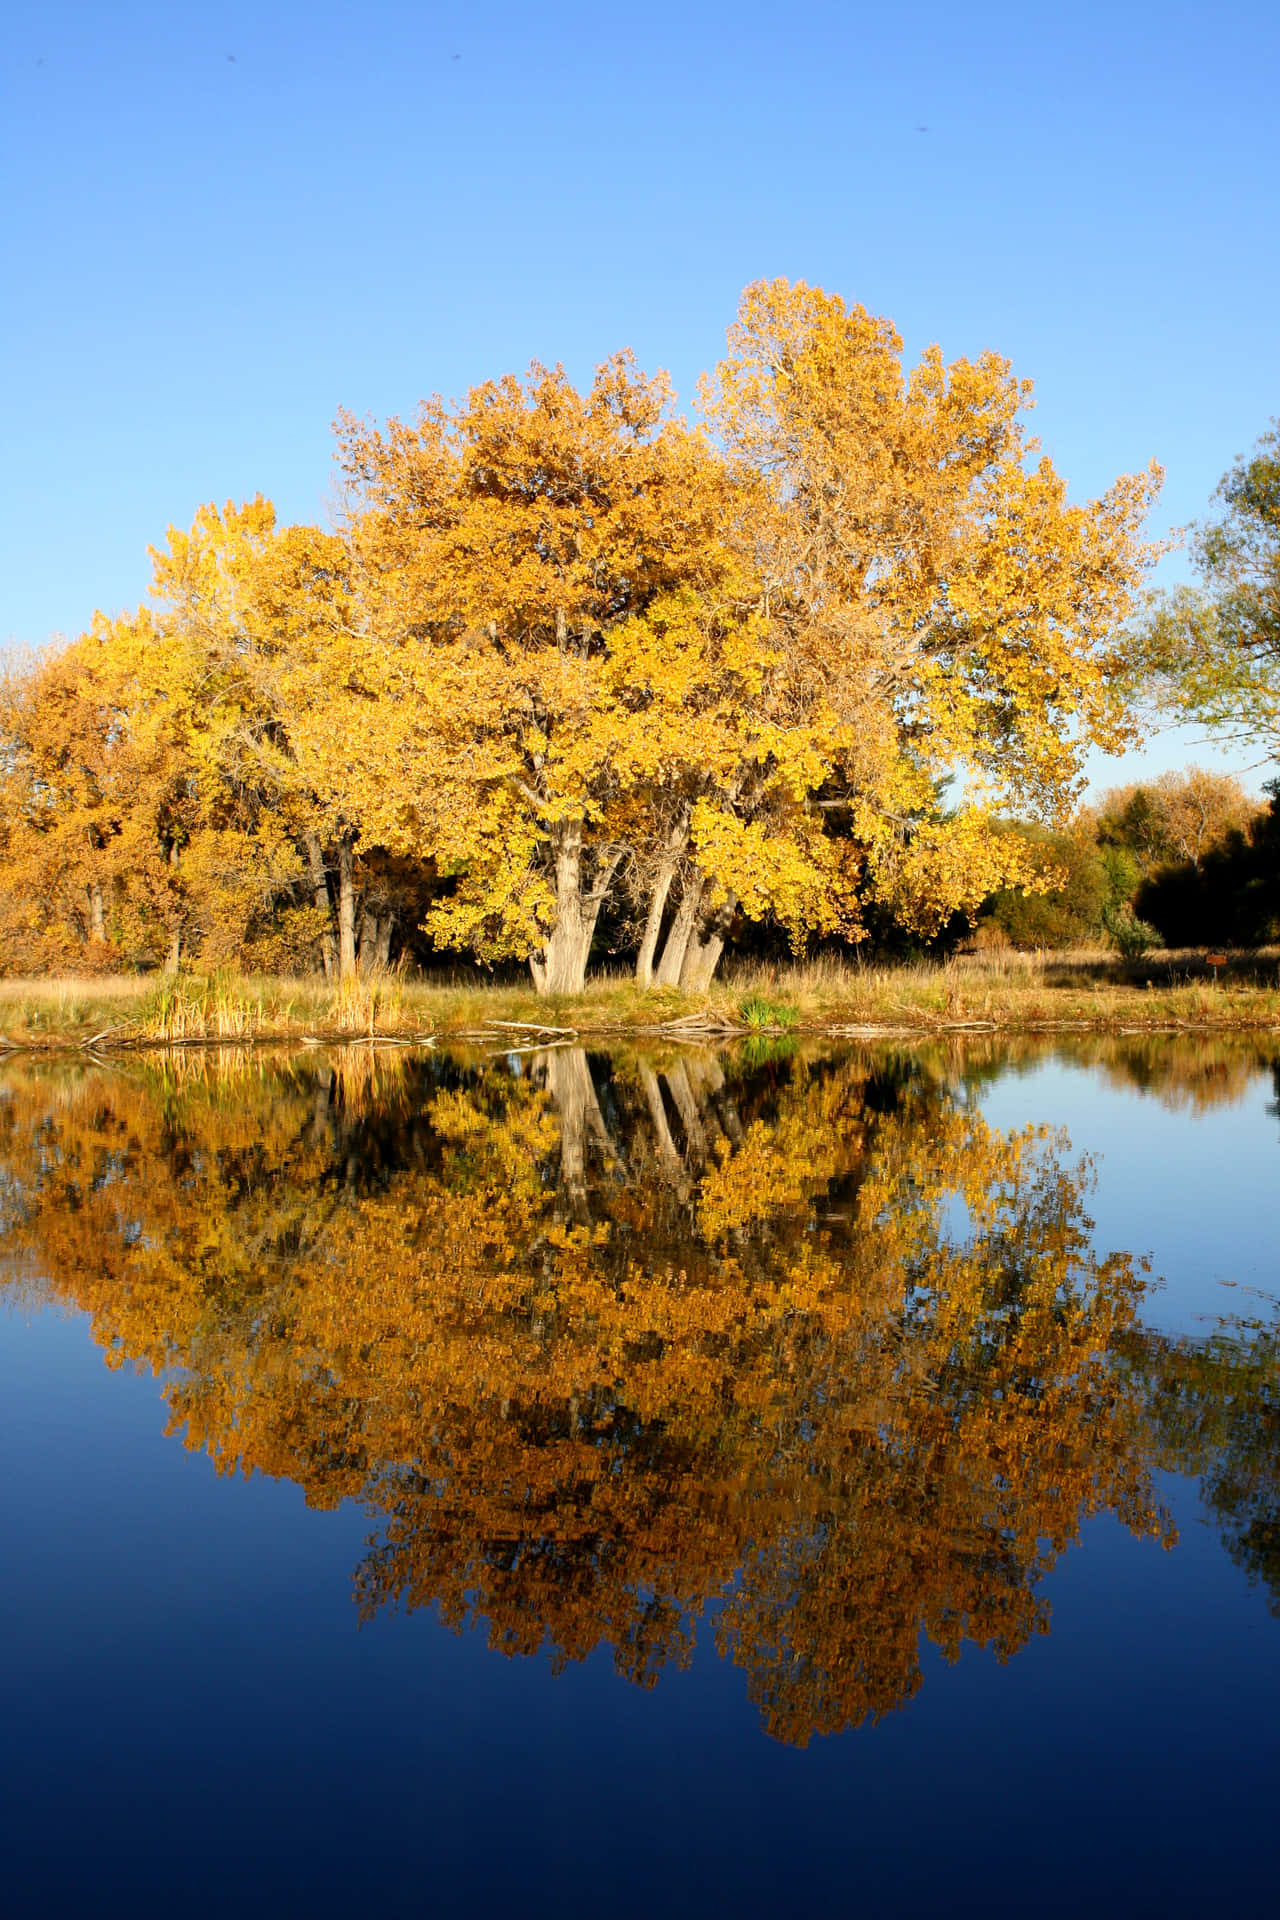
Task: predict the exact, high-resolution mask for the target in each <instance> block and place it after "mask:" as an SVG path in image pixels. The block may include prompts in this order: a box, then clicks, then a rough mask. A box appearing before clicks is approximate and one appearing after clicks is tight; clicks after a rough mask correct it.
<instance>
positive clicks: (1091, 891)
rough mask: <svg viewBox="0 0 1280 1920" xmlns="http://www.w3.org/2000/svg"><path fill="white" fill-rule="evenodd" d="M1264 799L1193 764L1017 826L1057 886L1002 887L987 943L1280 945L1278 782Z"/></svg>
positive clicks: (986, 915) (991, 909)
mask: <svg viewBox="0 0 1280 1920" xmlns="http://www.w3.org/2000/svg"><path fill="white" fill-rule="evenodd" d="M1268 793H1269V795H1270V799H1269V801H1268V802H1264V801H1262V800H1259V799H1257V798H1255V797H1254V796H1253V795H1251V794H1250V793H1248V792H1247V790H1246V789H1245V787H1244V786H1243V785H1242V784H1241V782H1240V781H1239V780H1237V779H1235V778H1233V777H1232V776H1231V775H1230V774H1222V773H1212V772H1207V771H1206V770H1205V769H1204V768H1202V767H1190V768H1188V769H1187V770H1186V771H1185V772H1183V773H1168V774H1164V775H1162V776H1161V777H1160V778H1159V779H1158V780H1154V781H1151V782H1148V783H1141V782H1137V783H1132V784H1130V785H1128V786H1123V787H1117V788H1115V789H1114V790H1113V791H1111V792H1110V793H1106V794H1103V795H1102V796H1101V798H1100V799H1099V800H1098V801H1097V802H1096V803H1095V804H1094V805H1092V806H1089V807H1085V808H1083V809H1082V810H1081V811H1080V813H1079V814H1078V815H1077V816H1076V818H1075V819H1074V820H1073V822H1072V823H1071V825H1070V826H1069V827H1066V828H1062V829H1058V830H1056V831H1055V830H1053V829H1051V828H1045V827H1041V826H1037V825H1036V824H1034V823H1025V822H1010V823H1008V826H1007V829H1006V830H1007V831H1008V832H1009V833H1011V834H1015V835H1017V836H1018V837H1019V838H1020V839H1021V840H1023V841H1024V842H1025V844H1026V846H1027V847H1028V849H1029V851H1030V853H1031V856H1032V857H1033V858H1035V859H1038V860H1039V861H1040V862H1041V863H1042V866H1043V870H1044V871H1046V872H1048V871H1050V870H1053V871H1054V872H1055V873H1056V875H1057V876H1058V880H1059V884H1057V885H1055V886H1053V887H1051V888H1050V889H1049V890H1047V891H1045V892H1038V893H1036V892H1028V891H1025V890H1022V889H1018V888H1004V889H1002V890H1001V891H999V892H998V893H996V894H995V895H993V897H992V898H991V899H990V900H989V901H988V902H987V903H986V904H985V906H984V907H983V909H982V911H981V913H980V915H979V919H978V924H977V938H978V943H979V945H987V946H1000V945H1004V944H1008V945H1010V946H1014V947H1020V948H1032V947H1048V948H1063V947H1088V946H1097V945H1099V944H1109V945H1112V946H1115V947H1118V948H1120V949H1121V950H1122V951H1132V952H1139V951H1141V950H1143V949H1145V948H1147V947H1153V946H1167V947H1195V946H1212V945H1227V946H1235V947H1259V946H1265V945H1269V944H1272V943H1275V942H1277V941H1280V783H1277V782H1272V783H1271V785H1270V786H1269V788H1268Z"/></svg>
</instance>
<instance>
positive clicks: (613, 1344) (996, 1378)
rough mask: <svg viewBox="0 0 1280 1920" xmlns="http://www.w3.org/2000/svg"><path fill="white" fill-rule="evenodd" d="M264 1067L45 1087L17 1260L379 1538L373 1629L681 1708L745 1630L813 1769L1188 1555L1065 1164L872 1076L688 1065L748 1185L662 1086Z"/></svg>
mask: <svg viewBox="0 0 1280 1920" xmlns="http://www.w3.org/2000/svg"><path fill="white" fill-rule="evenodd" d="M661 1070H662V1071H664V1072H666V1071H671V1072H672V1073H673V1074H674V1073H675V1072H676V1069H675V1067H674V1066H671V1067H670V1068H668V1067H663V1068H662V1069H661ZM233 1071H235V1072H237V1073H238V1077H237V1078H236V1079H234V1081H233V1082H232V1083H231V1086H232V1091H231V1092H230V1093H229V1094H227V1095H225V1096H224V1094H223V1092H222V1090H221V1089H222V1084H223V1083H221V1082H220V1081H219V1079H218V1076H217V1074H216V1073H209V1072H206V1073H202V1074H199V1075H194V1076H190V1077H187V1078H185V1079H184V1080H182V1081H181V1082H180V1083H179V1082H178V1081H175V1080H174V1079H173V1078H172V1077H166V1076H165V1075H156V1076H154V1077H148V1075H147V1073H146V1072H145V1071H144V1073H143V1076H142V1077H141V1078H140V1079H139V1080H137V1081H125V1080H122V1079H116V1078H114V1077H113V1076H109V1075H106V1074H104V1073H102V1072H100V1071H98V1070H96V1069H87V1070H81V1071H80V1072H78V1073H77V1074H76V1075H74V1076H72V1077H70V1078H69V1079H67V1080H65V1081H63V1082H60V1083H59V1082H55V1083H53V1084H48V1083H46V1082H44V1081H42V1080H41V1079H40V1078H39V1077H37V1076H33V1075H32V1076H26V1077H24V1076H23V1075H22V1074H21V1073H18V1074H15V1075H11V1077H10V1080H9V1082H8V1093H7V1097H6V1099H5V1100H4V1101H3V1102H2V1103H0V1159H2V1160H3V1164H4V1166H5V1169H6V1173H7V1176H8V1179H9V1181H10V1183H11V1189H10V1190H11V1191H12V1193H13V1194H14V1195H16V1196H19V1199H18V1200H16V1201H15V1202H14V1203H13V1204H14V1205H15V1207H16V1212H15V1216H14V1225H13V1232H14V1234H15V1236H16V1238H17V1240H18V1242H19V1243H20V1244H21V1245H22V1246H23V1247H24V1248H25V1249H26V1251H27V1252H28V1253H29V1255H30V1258H31V1260H32V1261H33V1262H34V1263H35V1264H36V1265H37V1266H38V1267H39V1268H40V1269H41V1270H42V1271H43V1272H45V1273H46V1274H47V1276H48V1286H49V1288H50V1289H51V1290H52V1291H53V1292H55V1293H56V1294H57V1295H59V1296H60V1297H62V1298H65V1299H67V1300H68V1301H71V1302H74V1303H75V1304H77V1305H78V1306H80V1307H82V1308H84V1309H85V1310H86V1311H88V1312H89V1313H90V1315H91V1316H92V1320H93V1326H94V1332H95V1336H96V1337H97V1338H98V1339H99V1341H100V1342H101V1343H102V1344H103V1346H104V1349H105V1350H106V1352H107V1355H108V1359H109V1360H112V1361H114V1360H116V1359H119V1358H129V1359H133V1360H137V1361H139V1362H141V1363H142V1364H145V1365H148V1366H151V1367H153V1368H155V1369H156V1370H157V1371H163V1372H164V1373H165V1375H166V1387H165V1391H166V1395H167V1397H168V1400H169V1405H170V1409H171V1416H172V1430H173V1431H175V1432H177V1431H181V1432H182V1433H183V1435H184V1439H185V1442H186V1444H187V1445H188V1446H192V1447H199V1448H202V1449H204V1450H206V1451H207V1452H208V1453H209V1454H210V1456H211V1457H212V1458H213V1459H214V1460H215V1462H216V1463H217V1464H218V1466H219V1468H220V1469H221V1470H224V1471H230V1470H233V1469H236V1468H239V1469H242V1470H244V1471H246V1472H250V1471H262V1472H266V1473H271V1474H280V1475H287V1476H289V1477H290V1478H292V1479H295V1480H296V1481H298V1482H299V1484H301V1485H302V1487H303V1488H304V1490H305V1492H306V1495H307V1498H308V1500H309V1501H310V1502H311V1503H312V1504H314V1505H317V1506H331V1505H333V1504H334V1503H335V1502H336V1501H337V1500H339V1499H342V1498H346V1497H352V1498H360V1499H362V1500H363V1501H364V1502H365V1503H366V1505H367V1507H368V1510H369V1512H370V1514H371V1515H372V1516H373V1518H374V1520H375V1523H376V1525H377V1528H378V1533H377V1535H376V1537H375V1539H374V1541H373V1543H372V1544H371V1547H370V1553H369V1557H368V1559H367V1560H366V1561H365V1563H364V1565H363V1566H362V1568H361V1570H360V1573H359V1575H358V1586H359V1593H360V1599H361V1604H362V1606H363V1607H364V1608H365V1609H366V1610H367V1609H371V1608H373V1607H376V1606H378V1605H381V1604H384V1603H388V1602H391V1601H394V1600H399V1601H400V1602H402V1603H403V1604H405V1605H419V1604H426V1603H432V1604H435V1605H437V1606H438V1607H439V1608H440V1610H441V1613H442V1615H443V1617H444V1618H445V1619H447V1620H449V1621H451V1622H453V1623H455V1624H461V1623H462V1622H464V1621H466V1620H468V1619H472V1618H475V1617H477V1616H480V1617H484V1618H485V1619H487V1621H488V1622H489V1626H490V1632H491V1637H492V1640H493V1643H494V1644H495V1645H497V1646H500V1647H502V1648H503V1649H505V1650H507V1651H517V1650H518V1651H532V1650H534V1649H536V1648H538V1647H540V1646H547V1647H549V1648H551V1649H553V1650H554V1651H555V1653H556V1656H557V1657H564V1658H577V1657H580V1656H581V1655H583V1654H585V1653H586V1652H588V1651H589V1650H590V1649H591V1648H592V1647H595V1646H598V1645H600V1644H602V1643H603V1644H609V1645H611V1646H612V1647H613V1649H614V1653H615V1658H616V1660H617V1662H618V1665H619V1667H620V1669H621V1670H622V1671H624V1672H626V1673H628V1674H629V1675H630V1676H631V1677H633V1678H636V1679H638V1680H642V1681H644V1682H645V1683H648V1682H650V1681H651V1680H652V1678H653V1677H654V1675H655V1674H656V1673H657V1672H658V1671H659V1670H660V1669H661V1667H662V1665H663V1664H664V1662H667V1661H672V1660H678V1659H681V1658H684V1657H686V1655H687V1649H688V1646H689V1644H690V1634H691V1631H692V1627H691V1620H692V1617H693V1616H694V1615H696V1613H697V1612H698V1610H699V1609H700V1608H701V1607H702V1606H703V1605H704V1604H705V1603H706V1601H707V1600H708V1599H709V1598H711V1597H712V1596H714V1595H718V1594H725V1595H728V1598H727V1600H726V1605H725V1609H724V1611H723V1613H722V1615H721V1618H720V1622H719V1625H718V1629H717V1631H718V1635H719V1638H720V1641H721V1644H722V1645H723V1646H724V1647H725V1648H726V1649H727V1650H730V1651H732V1653H733V1655H734V1657H735V1658H736V1659H738V1660H739V1661H741V1662H742V1664H743V1665H744V1667H745V1668H746V1669H747V1671H748V1675H749V1684H750V1686H751V1689H752V1692H753V1695H754V1696H755V1697H756V1698H758V1700H759V1702H760V1704H761V1707H762V1710H763V1711H764V1713H765V1715H766V1719H767V1721H768V1724H769V1725H770V1726H771V1728H772V1729H773V1730H774V1731H775V1732H776V1733H778V1734H779V1735H780V1737H784V1738H787V1739H796V1740H802V1739H804V1738H806V1737H807V1736H808V1734H809V1733H810V1732H811V1731H813V1730H815V1729H832V1728H835V1727H838V1726H842V1725H847V1724H850V1723H851V1722H853V1721H856V1720H858V1719H859V1718H861V1717H862V1716H863V1715H864V1714H876V1713H879V1712H883V1711H886V1710H887V1709H888V1708H889V1707H891V1706H893V1705H895V1704H898V1703H899V1702H901V1701H902V1700H904V1699H906V1698H909V1697H910V1695H911V1693H912V1691H913V1690H914V1688H915V1687H916V1685H917V1684H918V1681H919V1641H920V1635H921V1632H922V1631H923V1632H924V1633H925V1634H926V1635H927V1636H928V1637H929V1638H931V1639H932V1640H933V1641H934V1642H935V1644H937V1645H938V1646H939V1647H940V1648H941V1649H942V1650H943V1651H944V1652H946V1653H948V1654H952V1655H953V1654H954V1653H955V1652H957V1651H958V1650H959V1647H960V1645H961V1644H962V1643H963V1642H964V1641H965V1640H971V1641H975V1642H977V1643H978V1644H981V1645H984V1646H989V1647H991V1648H992V1649H993V1650H995V1651H996V1652H997V1653H998V1654H999V1655H1000V1656H1001V1657H1006V1656H1007V1655H1008V1654H1009V1653H1011V1652H1012V1651H1014V1650H1016V1648H1017V1647H1018V1646H1020V1645H1021V1644H1022V1643H1023V1642H1024V1640H1025V1639H1026V1637H1027V1635H1028V1634H1029V1633H1031V1632H1033V1631H1037V1630H1040V1629H1041V1628H1042V1627H1043V1624H1044V1615H1043V1608H1042V1604H1041V1602H1040V1600H1039V1599H1038V1596H1037V1591H1036V1588H1037V1582H1038V1580H1039V1578H1040V1576H1041V1574H1042V1573H1043V1571H1044V1569H1045V1568H1046V1567H1047V1566H1048V1565H1049V1564H1051V1562H1052V1559H1053V1558H1054V1556H1055V1555H1056V1554H1057V1553H1059V1552H1061V1551H1062V1550H1063V1548H1064V1547H1065V1546H1066V1545H1067V1544H1069V1542H1070V1541H1071V1540H1072V1539H1073V1538H1074V1537H1075V1534H1076V1532H1077V1530H1078V1526H1079V1523H1080V1519H1081V1517H1082V1516H1083V1515H1085V1514H1088V1513H1092V1512H1095V1511H1099V1510H1104V1509H1110V1510H1113V1511H1116V1512H1118V1513H1120V1514H1121V1515H1122V1516H1123V1517H1124V1519H1125V1520H1126V1522H1127V1523H1128V1524H1130V1525H1131V1526H1134V1527H1137V1528H1139V1529H1144V1530H1150V1529H1152V1528H1154V1527H1155V1526H1157V1524H1158V1522H1157V1518H1156V1516H1155V1515H1154V1512H1153V1509H1152V1506H1151V1502H1150V1494H1149V1487H1148V1484H1147V1476H1146V1468H1145V1454H1144V1445H1145V1428H1144V1424H1143V1415H1142V1408H1141V1404H1140V1402H1139V1401H1138V1400H1137V1399H1136V1398H1135V1396H1134V1395H1133V1394H1132V1393H1131V1392H1129V1391H1128V1390H1127V1389H1126V1387H1125V1385H1124V1382H1123V1380H1122V1379H1121V1377H1120V1375H1119V1373H1118V1372H1117V1370H1116V1369H1115V1367H1114V1366H1113V1365H1112V1364H1111V1360H1110V1355H1111V1353H1112V1351H1113V1349H1114V1346H1115V1343H1116V1341H1117V1339H1118V1338H1119V1337H1120V1336H1122V1335H1123V1334H1124V1333H1125V1332H1126V1330H1127V1329H1128V1328H1129V1326H1130V1325H1131V1322H1132V1319H1133V1315H1134V1311H1135V1305H1136V1301H1137V1299H1138V1297H1139V1293H1140V1290H1141V1281H1140V1278H1139V1277H1138V1275H1137V1274H1136V1273H1135V1272H1134V1270H1133V1267H1132V1263H1131V1262H1129V1261H1128V1260H1127V1258H1125V1257H1124V1256H1120V1255H1116V1256H1112V1257H1111V1258H1110V1259H1108V1260H1099V1259H1097V1258H1096V1256H1095V1255H1094V1253H1093V1250H1092V1246H1091V1241H1090V1235H1089V1229H1088V1223H1087V1220H1086V1218H1085V1216H1084V1214H1083V1210H1082V1202H1083V1193H1084V1184H1085V1179H1086V1175H1087V1169H1083V1168H1077V1167H1072V1166H1071V1165H1069V1164H1068V1163H1067V1161H1066V1159H1065V1157H1064V1153H1065V1142H1064V1141H1063V1140H1062V1139H1060V1138H1058V1137H1056V1136H1051V1135H1047V1134H1045V1133H1043V1132H1042V1131H1036V1130H1029V1131H1027V1132H1024V1133H1018V1134H1012V1135H1005V1134H1001V1133H998V1132H996V1131H993V1130H992V1129H991V1128H989V1127H988V1126H987V1125H986V1124H985V1122H984V1121H983V1120H982V1118H981V1116H980V1115H979V1114H978V1113H976V1112H975V1111H972V1110H970V1109H969V1108H967V1107H964V1106H961V1105H958V1104H956V1103H954V1102H953V1101H952V1099H951V1098H950V1097H949V1095H948V1093H947V1091H946V1089H945V1087H943V1086H942V1085H941V1084H939V1083H936V1082H933V1081H931V1080H930V1079H929V1078H928V1076H927V1075H926V1074H924V1073H922V1072H920V1071H918V1070H912V1071H910V1072H906V1071H904V1073H903V1074H902V1076H901V1077H900V1078H899V1079H898V1080H896V1081H894V1080H892V1079H884V1080H882V1081H881V1082H880V1083H878V1084H877V1086H876V1087H875V1089H874V1098H870V1097H868V1087H867V1075H866V1070H865V1068H864V1067H862V1066H860V1065H859V1064H858V1063H857V1062H856V1061H853V1060H846V1061H841V1062H808V1063H806V1062H805V1061H803V1060H802V1059H799V1058H797V1059H796V1060H794V1061H793V1062H791V1063H790V1064H789V1065H788V1066H787V1067H786V1069H785V1070H784V1069H782V1068H780V1067H778V1066H777V1065H771V1066H767V1067H766V1068H764V1069H763V1070H762V1071H760V1072H759V1073H758V1074H756V1075H755V1076H753V1077H752V1076H749V1077H746V1078H744V1079H742V1080H741V1081H738V1082H733V1083H730V1084H725V1082H724V1079H723V1076H720V1078H719V1079H718V1080H717V1076H716V1073H714V1072H713V1071H712V1070H711V1068H710V1066H708V1065H707V1063H706V1062H705V1061H704V1062H703V1063H702V1065H701V1066H699V1063H698V1060H697V1059H696V1057H693V1056H690V1059H689V1061H688V1063H682V1065H681V1069H680V1072H681V1074H682V1075H683V1077H682V1078H679V1079H678V1084H679V1086H680V1089H681V1094H682V1097H685V1098H687V1100H691V1101H693V1102H694V1103H695V1106H696V1105H697V1103H698V1102H701V1103H702V1108H701V1111H700V1112H695V1111H694V1109H693V1108H689V1110H688V1113H689V1119H690V1123H692V1121H693V1120H695V1119H696V1120H697V1121H698V1126H699V1127H700V1130H701V1137H702V1138H703V1139H704V1140H708V1141H715V1142H716V1145H715V1147H714V1148H712V1149H708V1150H705V1154H704V1150H703V1149H701V1148H699V1147H698V1146H697V1145H696V1144H695V1140H694V1135H695V1133H696V1132H697V1131H698V1128H697V1127H694V1126H693V1125H692V1124H690V1127H689V1130H688V1146H687V1150H686V1152H685V1153H684V1155H683V1157H680V1156H677V1157H676V1162H675V1164H673V1155H674V1154H675V1148H674V1146H673V1144H672V1142H671V1139H670V1136H669V1134H668V1137H667V1139H666V1140H665V1141H664V1140H663V1139H662V1138H661V1137H660V1136H659V1134H658V1133H657V1131H655V1129H656V1127H657V1120H656V1118H655V1114H654V1110H653V1108H652V1107H651V1106H650V1105H649V1104H648V1102H647V1100H646V1098H645V1094H644V1090H643V1083H642V1080H641V1077H640V1076H638V1075H633V1074H632V1073H631V1072H630V1070H629V1069H627V1068H626V1067H625V1066H620V1067H619V1070H618V1072H617V1073H616V1074H615V1075H614V1077H613V1080H612V1083H611V1094H610V1106H609V1112H610V1115H611V1116H612V1117H611V1119H610V1121H609V1122H608V1123H606V1119H605V1117H604V1114H603V1112H597V1113H596V1115H595V1116H594V1119H589V1118H588V1116H587V1114H586V1113H585V1112H584V1111H579V1112H578V1114H577V1117H576V1120H575V1118H574V1116H573V1114H572V1113H571V1112H570V1110H569V1108H568V1107H567V1106H566V1107H561V1108H557V1106H556V1104H555V1100H554V1099H553V1098H552V1097H551V1087H552V1082H551V1080H550V1079H548V1082H547V1085H545V1086H543V1085H536V1084H534V1082H533V1081H532V1080H531V1079H530V1078H529V1077H527V1076H525V1077H521V1078H516V1077H514V1076H511V1075H509V1074H507V1073H506V1072H495V1073H490V1074H487V1075H481V1074H478V1073H467V1072H463V1071H461V1070H460V1069H456V1068H448V1069H447V1070H443V1071H441V1072H440V1073H439V1075H438V1078H437V1068H436V1067H434V1066H433V1067H431V1068H430V1069H422V1068H418V1067H415V1066H412V1065H410V1064H408V1063H404V1064H402V1065H401V1066H400V1068H399V1069H398V1071H397V1073H396V1074H394V1075H388V1076H386V1077H385V1078H383V1079H379V1078H378V1077H377V1076H376V1075H375V1074H373V1073H369V1074H367V1075H365V1076H364V1077H363V1078H362V1077H361V1075H360V1074H359V1073H355V1072H351V1073H348V1074H347V1075H346V1078H345V1080H343V1079H341V1078H339V1076H336V1075H334V1076H332V1077H327V1076H329V1069H328V1068H327V1067H325V1066H324V1065H323V1063H320V1064H317V1063H315V1062H314V1061H313V1062H312V1063H311V1064H310V1065H309V1066H307V1067H305V1068H298V1067H294V1068H291V1069H290V1070H289V1072H288V1073H287V1074H285V1075H283V1076H280V1077H273V1076H265V1075H263V1076H255V1075H253V1074H252V1073H249V1074H245V1073H244V1072H243V1069H242V1068H241V1069H235V1068H233ZM589 1083H590V1075H589V1074H588V1075H587V1082H586V1083H584V1081H583V1079H582V1077H581V1075H579V1077H578V1079H577V1080H576V1081H573V1082H572V1083H571V1082H570V1080H569V1079H566V1080H565V1081H564V1083H563V1084H564V1085H566V1086H568V1085H570V1084H572V1085H574V1086H575V1087H576V1088H577V1089H578V1090H579V1091H580V1092H581V1091H583V1089H584V1085H586V1084H589ZM555 1084H560V1083H559V1082H557V1083H555ZM592 1091H593V1097H594V1088H593V1089H592ZM712 1103H714V1110H713V1104H712ZM575 1125H576V1126H579V1127H581V1129H582V1137H581V1138H577V1137H575V1136H574V1133H573V1129H574V1127H575ZM611 1125H612V1126H616V1127H617V1128H618V1130H619V1131H618V1134H617V1137H616V1138H615V1137H611V1136H610V1134H609V1131H608V1129H609V1126H611ZM593 1128H594V1131H593ZM593 1156H596V1157H595V1158H593ZM566 1169H570V1170H571V1171H570V1172H566Z"/></svg>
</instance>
